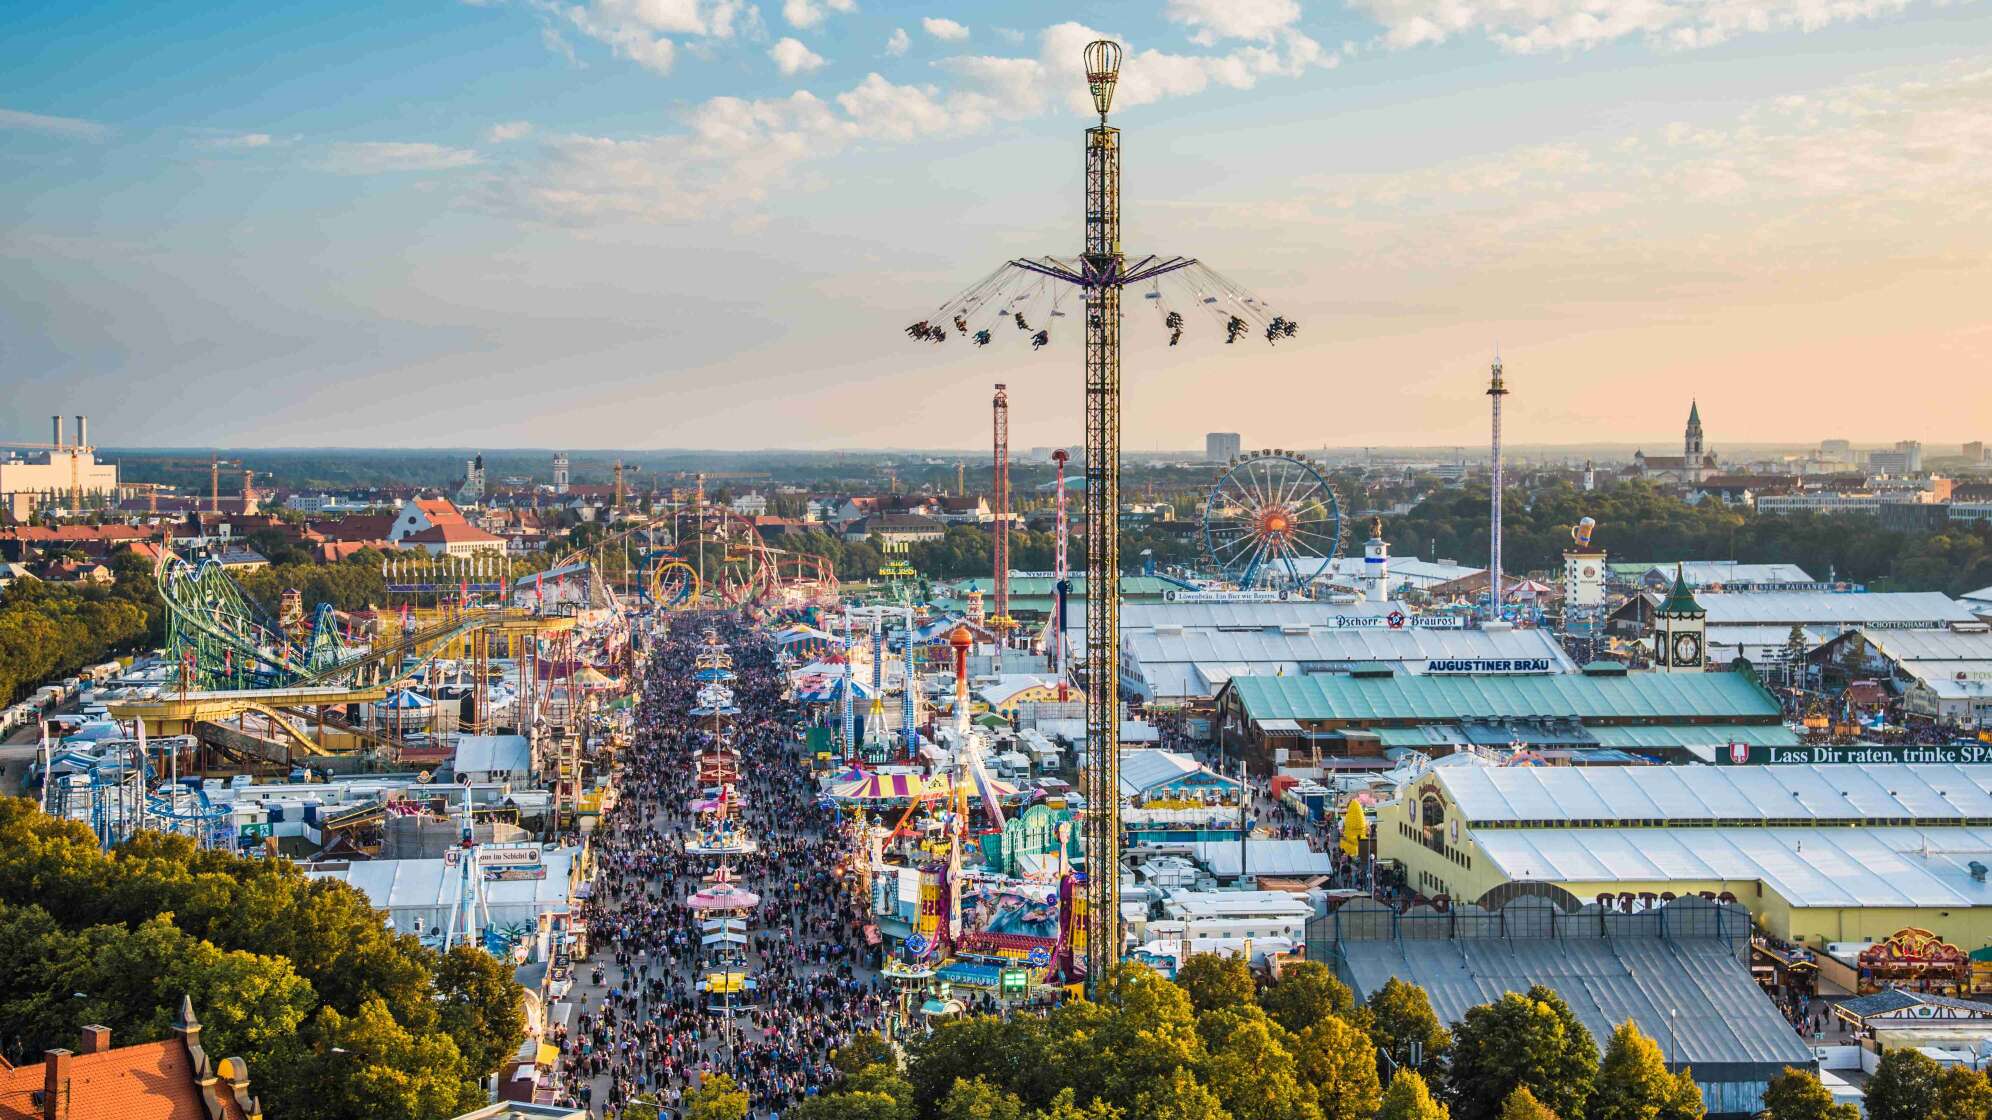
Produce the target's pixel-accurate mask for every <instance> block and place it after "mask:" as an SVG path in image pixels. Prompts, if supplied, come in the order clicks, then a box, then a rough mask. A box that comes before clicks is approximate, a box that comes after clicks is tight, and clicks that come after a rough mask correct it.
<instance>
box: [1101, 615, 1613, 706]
mask: <svg viewBox="0 0 1992 1120" xmlns="http://www.w3.org/2000/svg"><path fill="white" fill-rule="evenodd" d="M1121 648H1122V650H1123V653H1124V658H1123V661H1124V664H1126V666H1127V668H1126V669H1125V670H1124V671H1125V672H1126V673H1128V675H1129V676H1130V677H1133V678H1136V679H1138V680H1140V681H1141V682H1142V683H1143V684H1144V685H1146V686H1147V688H1148V689H1149V690H1151V691H1152V692H1153V694H1154V695H1156V696H1214V695H1216V693H1217V690H1218V688H1219V687H1220V686H1222V685H1223V684H1224V682H1226V681H1228V680H1230V679H1231V678H1232V677H1234V676H1246V675H1252V676H1268V677H1269V676H1274V675H1278V674H1284V675H1286V676H1299V675H1301V674H1302V673H1304V672H1306V671H1307V670H1308V669H1310V668H1314V667H1320V668H1324V669H1326V668H1333V667H1346V666H1348V665H1350V664H1354V663H1359V662H1377V661H1387V662H1395V663H1400V664H1403V665H1404V666H1405V668H1406V669H1407V670H1408V671H1410V672H1419V671H1420V670H1421V669H1422V668H1423V665H1424V663H1425V662H1428V661H1432V660H1435V659H1436V660H1474V661H1524V660H1546V661H1548V662H1549V665H1550V671H1551V672H1555V673H1569V672H1574V671H1575V670H1576V668H1577V666H1576V665H1575V664H1574V663H1573V662H1572V661H1571V660H1570V657H1569V655H1568V654H1566V653H1565V652H1564V650H1563V647H1562V646H1561V645H1560V644H1558V643H1557V641H1556V640H1555V638H1554V636H1553V635H1551V633H1550V632H1549V631H1547V630H1491V631H1490V630H1420V629H1410V628H1407V629H1403V630H1388V629H1365V630H1357V629H1308V630H1299V629H1298V628H1296V629H1295V630H1294V631H1293V632H1288V631H1283V630H1249V631H1234V630H1220V629H1182V630H1178V629H1174V628H1165V629H1161V630H1156V629H1144V630H1128V631H1123V632H1122V638H1121Z"/></svg>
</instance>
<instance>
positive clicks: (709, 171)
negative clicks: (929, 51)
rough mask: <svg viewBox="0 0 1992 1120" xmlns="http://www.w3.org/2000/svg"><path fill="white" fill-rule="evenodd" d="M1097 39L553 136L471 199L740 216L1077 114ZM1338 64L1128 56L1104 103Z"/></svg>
mask: <svg viewBox="0 0 1992 1120" xmlns="http://www.w3.org/2000/svg"><path fill="white" fill-rule="evenodd" d="M1100 37H1101V35H1100V33H1099V32H1098V31H1095V30H1093V29H1092V28H1089V27H1085V26H1083V25H1080V24H1077V23H1063V24H1059V25H1057V26H1055V27H1051V28H1047V29H1046V30H1045V31H1043V32H1042V33H1041V34H1040V35H1039V51H1038V53H1037V55H1036V56H1034V57H1000V56H973V55H965V56H957V57H954V58H949V59H944V60H942V61H940V62H938V63H936V64H935V65H936V66H937V67H938V68H939V69H940V70H941V71H942V72H943V73H945V74H946V75H947V76H948V77H949V79H951V81H950V82H949V83H947V84H942V85H900V84H896V83H894V82H891V81H888V80H886V79H885V78H884V77H882V76H880V75H878V74H868V75H866V76H865V78H864V79H863V80H862V81H860V82H858V83H857V84H856V85H854V86H851V87H850V88H848V89H846V90H844V91H843V92H841V93H838V94H834V95H831V96H829V97H824V98H819V97H817V96H815V95H813V94H811V93H807V92H802V91H798V92H796V93H793V94H790V95H789V96H787V97H778V98H764V99H759V100H750V99H746V98H738V97H715V98H711V99H710V100H707V101H705V102H702V103H700V104H698V105H696V106H694V107H693V108H691V109H690V110H688V111H687V112H686V113H685V115H684V117H683V122H684V128H683V130H682V131H679V132H675V133H667V134H664V135H657V136H647V137H636V138H617V137H607V136H588V135H565V136H558V137H552V138H550V139H549V140H548V141H547V143H546V145H545V146H544V147H545V149H546V154H545V156H544V158H541V159H536V160H531V161H525V162H520V163H516V164H510V163H508V164H506V165H503V166H501V167H499V168H498V169H497V170H495V171H494V172H493V173H492V175H491V176H490V177H488V178H487V179H486V180H485V181H484V182H483V184H482V185H481V187H480V197H481V198H482V200H483V201H484V202H485V203H486V204H487V205H490V206H492V207H494V208H496V209H500V210H506V211H514V212H516V211H525V212H527V213H531V214H533V215H535V216H538V217H542V218H545V219H548V220H552V221H557V222H563V223H572V224H593V223H611V222H677V221H693V220H704V219H709V218H711V217H714V216H716V215H718V216H724V215H732V216H735V217H740V216H743V215H751V214H752V213H754V212H755V211H757V210H759V209H760V208H761V207H762V206H763V204H764V203H766V202H767V201H768V200H769V199H770V198H771V197H775V196H777V195H779V194H780V193H782V192H783V191H785V190H787V189H790V188H792V187H794V186H795V185H797V183H798V181H799V180H801V179H802V178H803V176H802V174H801V171H802V169H803V168H804V167H805V165H807V164H809V163H810V162H812V161H815V160H820V159H824V158H828V157H831V156H835V155H837V154H839V153H843V152H847V151H849V150H851V149H852V148H855V147H860V146H882V145H900V144H910V143H917V142H920V141H924V140H927V139H930V138H933V137H937V136H945V137H949V138H956V139H958V138H961V137H965V136H970V135H973V134H975V133H976V132H979V131H981V130H983V129H986V128H988V127H989V126H990V125H991V124H992V123H994V122H996V121H1000V120H1016V119H1023V118H1028V117H1033V116H1039V115H1043V114H1047V113H1058V112H1067V111H1070V112H1087V111H1088V110H1089V104H1088V101H1087V96H1086V89H1085V75H1084V74H1083V72H1082V66H1081V62H1080V49H1081V48H1082V47H1083V46H1084V45H1085V44H1086V43H1088V42H1090V41H1092V40H1093V39H1097V38H1100ZM787 43H793V44H794V46H793V47H785V46H784V44H787ZM785 52H787V53H791V54H794V56H795V57H796V58H798V59H800V58H803V57H804V56H807V58H808V59H815V57H816V56H815V55H814V53H813V52H810V51H809V50H808V48H807V47H805V46H804V45H803V44H801V43H799V42H796V41H795V40H792V39H791V40H784V41H783V42H782V43H777V44H776V45H775V47H774V49H772V50H771V51H770V52H769V54H770V56H771V57H774V58H775V60H776V64H777V65H778V66H784V67H785V69H784V72H788V71H787V70H786V65H787V64H785V63H784V62H783V60H782V55H783V54H784V53H785ZM1336 61H1337V58H1336V56H1334V55H1332V54H1330V53H1328V52H1325V51H1323V50H1322V49H1321V48H1320V47H1319V46H1318V45H1317V44H1315V43H1314V41H1313V40H1311V39H1308V38H1307V37H1306V36H1303V35H1300V34H1298V33H1295V32H1291V31H1288V32H1285V33H1282V34H1280V35H1276V36H1275V37H1274V39H1273V41H1271V42H1268V43H1263V44H1262V43H1248V44H1243V45H1240V46H1237V47H1235V48H1234V49H1232V50H1230V51H1227V52H1224V53H1221V54H1204V55H1198V54H1172V53H1167V52H1163V51H1156V50H1146V51H1137V52H1134V53H1131V54H1130V55H1129V56H1128V59H1127V61H1126V62H1125V63H1124V64H1123V66H1122V70H1121V84H1120V93H1119V96H1118V97H1117V98H1116V106H1115V107H1116V108H1125V107H1130V106H1135V105H1142V104H1148V103H1151V102H1154V101H1158V100H1161V99H1163V98H1166V97H1174V96H1182V95H1188V94H1194V93H1197V92H1200V91H1202V90H1205V89H1208V88H1211V87H1213V86H1221V87H1226V88H1233V89H1248V88H1251V87H1252V86H1253V85H1255V84H1256V83H1258V82H1259V81H1261V80H1262V79H1266V78H1270V77H1275V76H1294V75H1298V74H1300V73H1301V72H1303V71H1305V70H1307V69H1308V68H1310V67H1316V66H1333V65H1335V63H1336ZM800 68H801V67H800V66H799V67H798V72H799V70H800Z"/></svg>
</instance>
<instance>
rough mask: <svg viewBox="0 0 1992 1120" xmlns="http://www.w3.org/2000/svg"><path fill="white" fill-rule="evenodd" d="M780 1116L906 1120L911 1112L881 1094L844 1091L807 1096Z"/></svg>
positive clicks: (811, 1119) (795, 1119)
mask: <svg viewBox="0 0 1992 1120" xmlns="http://www.w3.org/2000/svg"><path fill="white" fill-rule="evenodd" d="M783 1115H784V1116H789V1117H791V1118H792V1120H906V1117H908V1116H909V1115H911V1113H910V1112H908V1111H907V1110H906V1109H905V1108H904V1106H902V1105H901V1104H900V1102H898V1101H896V1100H893V1099H892V1098H891V1097H889V1096H887V1095H885V1094H884V1093H864V1092H845V1093H832V1094H830V1095H828V1096H822V1097H810V1098H809V1099H807V1100H805V1101H803V1102H801V1103H800V1104H798V1105H796V1106H795V1109H794V1111H793V1112H788V1111H784V1113H783Z"/></svg>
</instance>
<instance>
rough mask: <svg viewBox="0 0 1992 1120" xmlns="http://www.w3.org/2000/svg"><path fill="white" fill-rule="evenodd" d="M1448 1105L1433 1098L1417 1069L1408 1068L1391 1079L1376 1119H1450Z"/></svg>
mask: <svg viewBox="0 0 1992 1120" xmlns="http://www.w3.org/2000/svg"><path fill="white" fill-rule="evenodd" d="M1450 1116H1451V1113H1450V1112H1449V1111H1448V1110H1447V1108H1446V1106H1445V1105H1443V1104H1440V1103H1439V1102H1438V1101H1435V1100H1433V1099H1432V1090H1431V1088H1430V1087H1429V1086H1427V1085H1426V1084H1425V1079H1424V1078H1423V1077H1420V1076H1419V1075H1418V1071H1417V1070H1410V1069H1407V1070H1405V1071H1404V1072H1402V1073H1400V1074H1398V1075H1397V1076H1395V1077H1393V1078H1391V1079H1390V1088H1388V1089H1385V1090H1384V1091H1383V1107H1382V1108H1381V1109H1379V1110H1378V1111H1377V1114H1376V1120H1449V1117H1450Z"/></svg>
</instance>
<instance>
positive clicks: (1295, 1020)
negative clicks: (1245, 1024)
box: [1192, 958, 1368, 1034]
mask: <svg viewBox="0 0 1992 1120" xmlns="http://www.w3.org/2000/svg"><path fill="white" fill-rule="evenodd" d="M1192 959H1195V958H1192ZM1259 1006H1261V1007H1263V1008H1265V1009H1266V1013H1267V1014H1268V1015H1271V1016H1272V1017H1273V1018H1274V1019H1275V1020H1276V1021H1278V1023H1279V1024H1280V1026H1283V1027H1285V1028H1286V1029H1288V1030H1290V1031H1292V1032H1294V1033H1295V1034H1299V1033H1300V1032H1301V1031H1304V1030H1306V1029H1307V1028H1308V1027H1310V1026H1312V1025H1313V1024H1314V1023H1316V1022H1318V1021H1320V1020H1321V1019H1323V1018H1325V1017H1327V1016H1331V1015H1332V1016H1335V1017H1337V1018H1340V1019H1344V1020H1346V1021H1348V1022H1351V1023H1354V1024H1355V1025H1357V1026H1359V1027H1364V1028H1367V1027H1368V1023H1366V1022H1364V1020H1365V1019H1367V1018H1368V1016H1367V1014H1365V1013H1363V1012H1361V1011H1360V1010H1359V1009H1358V1008H1357V1006H1356V996H1355V993H1354V992H1351V991H1350V990H1349V986H1348V985H1347V984H1344V983H1342V982H1341V981H1340V980H1337V979H1336V978H1335V974H1334V973H1333V972H1331V971H1329V969H1328V966H1327V965H1325V964H1322V963H1321V962H1320V961H1296V962H1294V963H1293V964H1290V965H1287V966H1286V967H1285V968H1283V969H1281V970H1280V979H1279V982H1278V983H1276V984H1273V985H1272V986H1271V987H1269V988H1267V989H1266V990H1265V991H1264V992H1263V993H1261V994H1260V996H1259Z"/></svg>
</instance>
